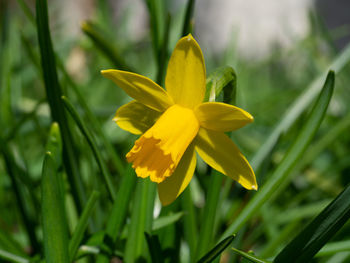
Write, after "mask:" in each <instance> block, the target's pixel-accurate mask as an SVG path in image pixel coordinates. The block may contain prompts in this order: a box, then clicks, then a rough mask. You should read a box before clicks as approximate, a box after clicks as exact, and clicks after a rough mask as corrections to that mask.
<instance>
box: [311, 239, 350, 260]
mask: <svg viewBox="0 0 350 263" xmlns="http://www.w3.org/2000/svg"><path fill="white" fill-rule="evenodd" d="M342 251H350V240H343V241H337V242H332V243H328V244H326V245H325V246H324V247H323V248H322V249H321V250H320V251H319V252H318V253H317V254H316V257H324V256H329V255H333V254H336V253H338V252H342Z"/></svg>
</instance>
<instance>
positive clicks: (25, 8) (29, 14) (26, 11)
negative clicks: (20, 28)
mask: <svg viewBox="0 0 350 263" xmlns="http://www.w3.org/2000/svg"><path fill="white" fill-rule="evenodd" d="M17 3H18V4H19V6H20V7H21V9H22V11H23V13H24V14H25V16H26V17H27V18H28V19H29V21H30V22H31V23H32V24H35V17H34V15H33V14H32V11H30V9H29V7H28V5H27V4H26V3H25V2H24V1H23V0H17Z"/></svg>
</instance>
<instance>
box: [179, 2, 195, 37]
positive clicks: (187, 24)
mask: <svg viewBox="0 0 350 263" xmlns="http://www.w3.org/2000/svg"><path fill="white" fill-rule="evenodd" d="M194 4H195V0H188V2H187V6H186V13H185V18H184V24H183V28H182V36H183V37H184V36H186V35H188V34H190V33H192V29H193V11H194Z"/></svg>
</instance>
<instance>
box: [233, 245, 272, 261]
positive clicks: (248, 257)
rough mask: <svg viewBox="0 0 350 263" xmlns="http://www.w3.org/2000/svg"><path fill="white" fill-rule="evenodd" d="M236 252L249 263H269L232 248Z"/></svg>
mask: <svg viewBox="0 0 350 263" xmlns="http://www.w3.org/2000/svg"><path fill="white" fill-rule="evenodd" d="M231 249H232V250H233V251H234V252H236V253H237V254H239V255H241V256H242V257H244V258H245V259H247V260H248V261H249V262H253V263H267V262H268V261H265V260H262V259H259V258H257V257H255V256H253V255H251V254H250V253H246V252H243V251H240V250H238V249H236V248H231Z"/></svg>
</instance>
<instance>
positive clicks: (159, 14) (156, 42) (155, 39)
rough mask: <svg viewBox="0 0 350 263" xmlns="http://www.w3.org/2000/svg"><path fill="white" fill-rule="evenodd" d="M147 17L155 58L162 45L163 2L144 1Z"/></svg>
mask: <svg viewBox="0 0 350 263" xmlns="http://www.w3.org/2000/svg"><path fill="white" fill-rule="evenodd" d="M146 4H147V8H148V12H149V15H150V16H149V17H150V25H151V27H150V29H151V36H152V44H153V50H154V54H155V56H156V58H157V57H158V55H159V52H160V50H161V49H162V46H163V43H164V35H165V34H164V32H165V25H166V24H165V20H166V15H165V6H164V1H163V0H146Z"/></svg>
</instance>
